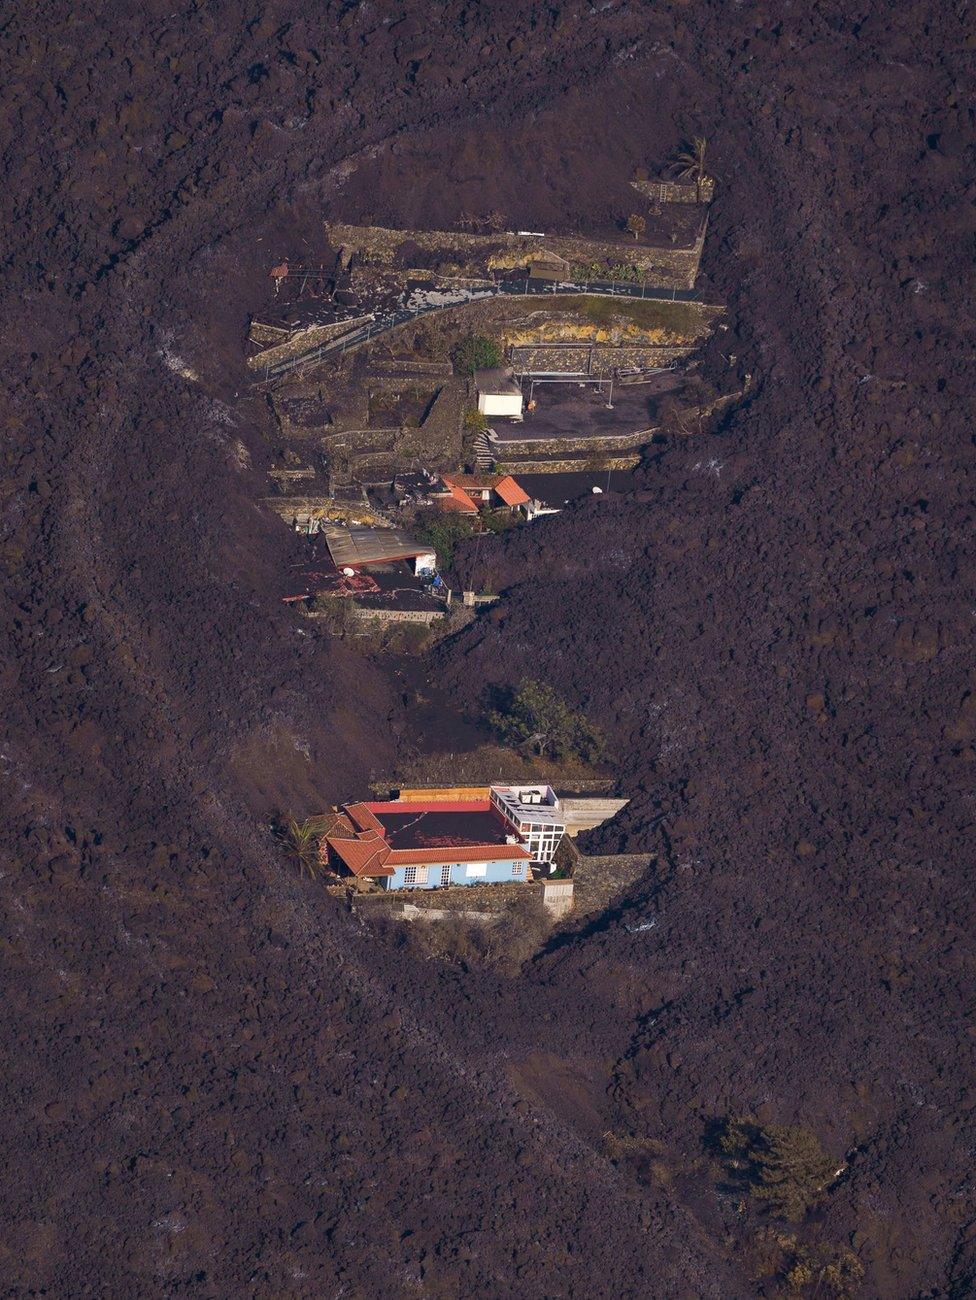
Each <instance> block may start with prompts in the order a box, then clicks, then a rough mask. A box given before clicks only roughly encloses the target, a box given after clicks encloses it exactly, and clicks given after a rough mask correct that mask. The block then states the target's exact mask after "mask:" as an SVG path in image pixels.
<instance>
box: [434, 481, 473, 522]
mask: <svg viewBox="0 0 976 1300" xmlns="http://www.w3.org/2000/svg"><path fill="white" fill-rule="evenodd" d="M444 484H445V486H446V487H447V489H448V491H449V492H450V494H451V495H450V496H449V497H448V498H447V499H446V500H445V501H441V502H439V504H440V507H441V509H442V510H458V511H460V512H461V513H463V514H475V515H476V514H477V513H478V507H477V506H476V505H475V503H474V502H473V501H472V500H471V498H470V497H469V496H468V494H467V492H465V491H464V489H463V488H459V487H458V486H457V484H456V483H452V482H451V480H450V479H448V478H445V479H444Z"/></svg>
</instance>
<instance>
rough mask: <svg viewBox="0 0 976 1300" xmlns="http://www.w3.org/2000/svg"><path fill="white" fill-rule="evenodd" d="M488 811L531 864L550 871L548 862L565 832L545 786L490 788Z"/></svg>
mask: <svg viewBox="0 0 976 1300" xmlns="http://www.w3.org/2000/svg"><path fill="white" fill-rule="evenodd" d="M490 798H491V804H492V807H493V808H495V810H496V811H497V812H498V813H499V814H500V815H501V818H502V820H503V821H504V822H505V823H506V825H508V826H511V828H512V830H513V831H514V833H515V834H516V835H517V836H518V838H519V839H520V840H521V842H522V843H523V844H524V845H525V847H526V848H527V849H528V850H529V852H530V853H531V854H532V860H533V862H538V863H541V864H543V865H545V866H548V867H549V869H550V871H552V870H554V867H553V865H552V860H553V858H554V857H555V856H556V849H558V848H559V842H560V840H561V839H562V837H563V835H564V834H565V832H566V821H565V818H564V817H563V816H562V812H561V810H560V807H559V800H558V799H557V798H556V793H555V791H554V790H553V789H552V787H551V786H548V785H493V786H492V787H491V794H490Z"/></svg>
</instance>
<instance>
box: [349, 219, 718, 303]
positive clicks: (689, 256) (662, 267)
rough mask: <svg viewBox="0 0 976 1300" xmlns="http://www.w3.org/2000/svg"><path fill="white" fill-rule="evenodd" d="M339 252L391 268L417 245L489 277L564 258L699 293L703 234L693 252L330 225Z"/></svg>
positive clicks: (571, 239) (566, 238) (444, 268)
mask: <svg viewBox="0 0 976 1300" xmlns="http://www.w3.org/2000/svg"><path fill="white" fill-rule="evenodd" d="M326 235H327V238H328V240H329V242H330V243H331V244H332V245H333V247H336V248H338V247H339V246H344V247H346V248H350V249H352V250H354V251H355V252H357V253H359V254H361V255H363V256H365V257H366V259H367V261H368V262H369V263H372V264H373V265H376V264H379V265H384V266H390V265H392V264H393V263H394V262H395V261H396V260H397V255H398V253H399V250H400V248H401V247H402V246H403V245H404V244H406V243H408V242H409V243H412V244H416V245H417V247H418V248H421V249H423V250H425V251H426V252H433V253H442V254H444V255H445V258H446V257H447V256H449V255H453V257H454V258H455V259H457V265H456V266H453V265H452V266H448V265H447V264H446V262H445V263H442V265H441V266H440V267H439V268H437V269H438V270H439V271H441V272H442V273H444V272H449V271H451V272H455V271H456V272H458V273H461V274H463V273H464V272H484V271H485V270H489V271H491V270H505V269H507V268H512V269H514V268H516V267H517V268H522V267H525V266H527V265H528V263H529V262H530V261H538V260H542V259H544V258H546V257H549V258H550V259H552V258H563V259H564V260H565V261H567V262H569V264H570V266H578V265H589V264H591V263H594V262H599V261H607V262H609V263H611V264H612V265H617V266H635V267H637V269H638V270H639V271H646V272H648V274H650V273H651V272H653V273H654V277H655V281H656V282H657V283H658V284H660V285H662V286H663V287H664V288H688V289H690V288H693V287H694V283H695V278H696V276H697V274H698V265H699V262H700V261H701V250H702V244H703V232H700V233H699V236H698V238H696V240H695V242H694V243H693V244H692V245H691V247H690V248H675V247H674V246H672V245H668V246H666V247H665V246H660V247H654V246H651V245H647V244H640V243H637V242H634V243H631V242H629V241H621V242H613V241H611V240H599V239H583V238H580V237H578V236H573V235H546V236H544V237H543V238H542V239H531V238H526V237H524V236H520V235H517V234H512V233H509V232H499V233H498V234H493V235H466V234H460V233H459V232H458V231H454V230H389V229H387V228H386V227H384V226H352V225H345V224H342V223H339V222H336V223H331V224H327V225H326Z"/></svg>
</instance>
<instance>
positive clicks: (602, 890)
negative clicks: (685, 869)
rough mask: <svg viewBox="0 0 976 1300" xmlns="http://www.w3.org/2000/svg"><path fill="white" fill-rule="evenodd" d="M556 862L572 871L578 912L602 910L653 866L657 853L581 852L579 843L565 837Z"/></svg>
mask: <svg viewBox="0 0 976 1300" xmlns="http://www.w3.org/2000/svg"><path fill="white" fill-rule="evenodd" d="M556 860H557V862H558V863H559V864H560V866H562V867H565V868H567V869H569V870H571V871H572V873H573V874H572V880H573V884H574V890H573V901H574V908H575V911H576V913H577V914H578V915H583V916H585V915H587V914H590V913H593V912H600V911H603V909H604V908H606V907H608V906H609V905H610V904H611V902H612V901H613V900H614V898H616V897H618V896H619V895H620V894H622V893H623V892H624V891H625V890H627V889H629V888H630V886H631V885H633V884H635V883H636V882H637V881H638V880H640V878H641V877H642V876H643V875H645V874H646V873H647V872H649V871H651V870H653V869H654V867H655V866H656V863H657V855H656V854H654V853H614V854H607V855H599V856H594V855H590V854H584V853H581V852H580V850H579V848H578V847H577V846H576V843H575V842H574V841H573V840H572V839H570V838H569V836H567V837H565V838H564V839H563V841H562V843H561V844H560V846H559V850H558V853H557V858H556Z"/></svg>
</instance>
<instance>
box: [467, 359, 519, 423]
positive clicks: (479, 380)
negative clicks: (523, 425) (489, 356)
mask: <svg viewBox="0 0 976 1300" xmlns="http://www.w3.org/2000/svg"><path fill="white" fill-rule="evenodd" d="M474 383H475V388H476V389H477V391H478V410H479V411H480V412H481V414H482V415H487V416H491V415H494V416H505V417H507V418H508V419H510V420H521V418H522V406H523V402H522V389H521V387H520V386H519V383H518V381H517V380H516V378H515V375H514V374H513V373H512V371H511V370H506V369H501V368H499V369H497V370H476V371H475V375H474Z"/></svg>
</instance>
